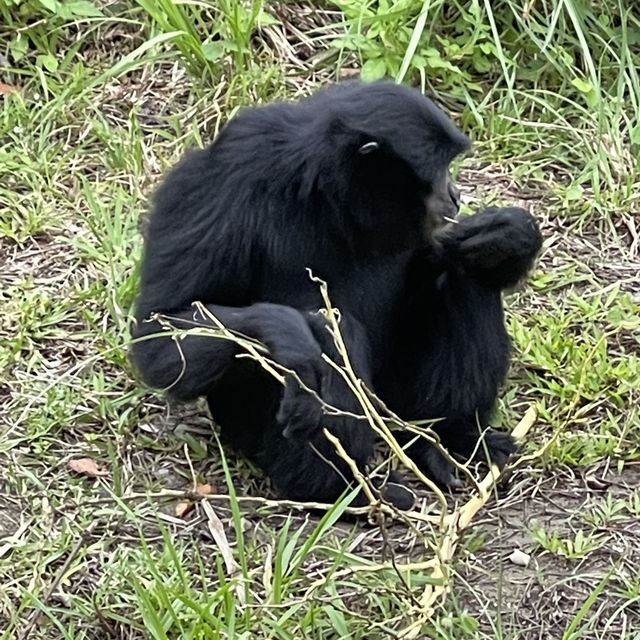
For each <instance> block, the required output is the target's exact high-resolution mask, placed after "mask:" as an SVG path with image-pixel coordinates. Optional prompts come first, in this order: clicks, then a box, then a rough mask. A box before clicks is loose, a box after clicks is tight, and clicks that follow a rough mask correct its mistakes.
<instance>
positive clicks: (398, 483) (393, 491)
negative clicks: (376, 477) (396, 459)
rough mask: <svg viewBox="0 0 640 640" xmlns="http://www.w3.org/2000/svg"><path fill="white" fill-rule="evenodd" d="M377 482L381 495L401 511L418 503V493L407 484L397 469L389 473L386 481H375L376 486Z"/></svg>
mask: <svg viewBox="0 0 640 640" xmlns="http://www.w3.org/2000/svg"><path fill="white" fill-rule="evenodd" d="M376 484H377V485H378V486H377V487H376V488H377V489H378V490H379V492H380V497H381V498H382V499H383V500H384V501H385V502H389V503H390V504H392V505H393V506H394V507H396V509H400V511H408V510H409V509H411V508H412V507H413V505H414V504H415V503H416V494H415V493H414V492H413V491H412V490H411V489H410V488H409V487H408V486H407V485H406V484H405V480H404V478H403V477H402V476H401V475H400V474H399V473H398V472H397V471H392V472H391V473H389V476H388V478H387V479H386V481H383V482H378V483H376V482H375V481H374V486H375V485H376Z"/></svg>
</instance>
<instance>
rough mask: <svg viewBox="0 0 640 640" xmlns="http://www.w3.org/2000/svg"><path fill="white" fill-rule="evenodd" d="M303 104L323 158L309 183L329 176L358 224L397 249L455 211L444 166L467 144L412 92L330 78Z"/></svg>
mask: <svg viewBox="0 0 640 640" xmlns="http://www.w3.org/2000/svg"><path fill="white" fill-rule="evenodd" d="M309 105H310V106H313V109H314V112H315V113H316V114H318V120H317V127H319V128H320V129H321V133H320V135H317V133H318V128H316V136H317V137H315V136H314V137H315V139H316V140H323V141H324V142H323V144H324V145H326V146H325V150H324V153H320V154H319V156H320V157H324V158H325V159H328V162H330V163H331V166H330V167H329V166H324V167H323V168H322V169H321V172H320V175H316V176H315V180H314V183H315V184H316V185H322V184H323V178H324V179H326V180H331V184H328V182H327V183H325V185H326V187H327V189H330V190H331V192H332V193H333V194H336V193H339V194H340V198H341V199H346V200H347V201H348V203H347V206H348V209H349V210H350V212H351V214H352V215H353V219H354V220H356V221H357V222H359V224H360V227H361V231H363V232H366V231H367V230H373V229H375V230H376V233H377V235H378V237H381V236H384V238H385V244H386V246H387V247H388V248H390V249H391V250H397V249H399V248H402V247H403V246H405V245H408V246H412V245H413V244H414V243H415V238H416V233H417V234H418V235H422V236H423V235H424V234H425V233H427V234H431V233H432V231H433V229H434V228H435V227H437V226H439V225H441V224H442V223H443V222H444V220H445V219H447V218H453V217H455V216H456V215H457V213H458V210H459V206H460V195H459V191H458V189H457V188H456V186H455V184H454V183H453V181H452V179H451V174H450V171H449V165H450V163H451V161H452V160H453V159H454V158H455V157H456V156H458V155H460V154H462V153H463V152H465V151H466V150H467V149H469V147H470V145H471V143H470V140H469V138H468V137H467V136H466V135H464V134H463V133H462V132H460V131H459V130H458V129H457V128H456V126H455V125H454V124H453V122H451V120H449V118H447V116H446V115H445V114H444V113H443V112H442V111H441V110H440V109H439V108H438V107H436V105H435V104H434V103H433V102H431V100H429V99H428V98H426V97H425V96H423V95H422V94H421V93H420V92H419V91H417V90H415V89H411V88H409V87H405V86H402V85H397V84H393V83H389V82H378V83H373V84H361V83H354V84H346V85H337V86H336V87H335V88H333V89H331V90H328V91H325V92H322V93H320V94H318V95H317V96H316V97H314V98H312V99H311V101H310V102H309ZM338 168H339V170H337V169H338ZM337 175H339V176H340V178H339V181H342V184H339V185H338V184H336V176H337ZM337 189H338V191H337ZM341 204H342V205H343V206H344V204H345V203H344V200H343V202H342V203H341ZM398 244H399V246H398Z"/></svg>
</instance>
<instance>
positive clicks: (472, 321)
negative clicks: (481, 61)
mask: <svg viewBox="0 0 640 640" xmlns="http://www.w3.org/2000/svg"><path fill="white" fill-rule="evenodd" d="M468 147H469V140H468V138H467V137H466V136H465V135H464V134H462V133H461V132H460V131H459V130H458V129H457V128H456V127H455V126H454V125H453V123H452V122H451V121H450V120H449V119H448V118H447V117H446V116H445V115H444V114H443V113H442V112H441V111H440V110H439V109H438V108H436V106H435V105H434V104H433V103H432V102H430V101H429V100H428V99H427V98H425V97H423V96H422V95H421V94H420V93H419V92H417V91H415V90H412V89H409V88H407V87H403V86H398V85H395V84H390V83H384V82H383V83H376V84H370V85H363V84H359V83H353V84H351V83H349V84H346V85H337V86H335V87H332V88H329V89H325V90H324V91H321V92H319V93H318V94H316V95H315V96H313V97H312V98H309V99H307V100H304V101H302V102H299V103H294V104H292V103H279V104H272V105H268V106H262V107H258V108H253V109H247V110H245V111H242V112H240V113H239V115H237V116H236V117H235V118H233V119H232V120H231V121H230V122H229V123H228V124H227V125H226V127H225V128H224V129H223V130H222V132H221V133H220V135H219V136H218V138H217V140H216V141H215V142H214V143H213V144H212V145H211V146H210V147H208V148H206V149H204V150H200V151H193V152H191V153H189V154H188V155H187V156H186V158H185V159H184V160H183V161H182V162H181V163H180V164H179V165H178V166H177V167H175V168H174V169H173V170H172V171H171V172H170V173H169V175H168V176H167V178H166V180H165V181H164V183H163V184H162V186H161V187H160V188H159V189H158V191H157V193H156V196H155V206H154V210H153V213H152V216H151V219H150V223H149V228H148V234H147V237H146V242H145V251H144V259H143V263H142V282H141V291H140V296H139V299H138V303H137V320H138V322H137V326H136V328H135V330H134V335H135V336H137V337H141V336H144V335H147V334H150V333H157V332H160V331H161V327H160V325H159V324H158V323H157V322H156V321H153V322H145V321H144V320H145V319H146V318H148V317H149V316H150V315H151V314H153V313H154V312H158V313H162V314H167V315H169V316H171V317H173V318H177V319H180V320H181V321H180V320H178V321H177V326H181V327H189V326H192V321H193V319H194V317H195V318H196V319H197V320H198V321H199V322H201V323H202V322H204V320H203V318H201V317H200V316H199V314H196V311H195V309H194V307H193V306H192V303H193V302H194V301H201V302H203V303H204V304H205V305H206V307H207V308H208V309H209V310H210V311H211V313H212V314H213V315H214V316H215V317H216V318H217V319H218V320H219V321H221V322H222V323H223V324H224V325H225V326H226V327H227V328H228V329H230V330H232V331H237V332H239V333H241V334H243V335H245V336H249V337H251V338H255V339H257V340H259V341H261V342H262V343H264V344H265V345H266V346H267V347H268V349H269V352H270V357H271V358H272V359H273V360H274V361H275V362H277V363H278V364H280V365H282V366H283V367H286V368H288V369H290V370H292V371H294V372H295V373H296V374H297V376H298V377H299V379H300V380H302V381H303V382H304V384H305V385H306V386H307V387H309V388H312V389H314V390H315V391H316V392H317V393H318V394H319V395H320V397H322V398H323V400H325V401H326V402H327V403H328V404H330V405H333V406H336V407H338V408H339V409H342V410H345V411H351V412H357V413H360V410H359V408H358V403H357V402H356V400H355V398H354V397H353V395H352V394H351V392H350V391H349V390H348V388H347V386H346V384H345V383H344V381H343V379H342V378H341V377H340V375H339V374H337V373H336V372H335V371H334V370H333V369H332V368H331V367H330V366H329V365H327V364H326V363H325V362H324V361H323V360H322V358H321V354H322V352H324V353H326V354H327V355H329V356H330V357H333V358H337V355H336V353H335V346H334V343H333V339H332V337H331V336H330V334H329V332H328V331H327V329H326V326H325V323H324V320H323V317H322V316H321V315H320V314H318V313H317V310H318V308H320V307H321V306H322V300H321V297H320V293H319V290H318V286H317V284H316V283H314V282H312V281H311V280H310V278H309V271H308V270H309V269H310V270H311V272H312V273H313V274H314V275H316V276H317V277H319V278H321V279H322V280H324V281H326V282H327V283H328V286H329V294H330V296H331V300H332V303H333V305H334V306H335V307H337V308H338V309H339V310H340V314H341V325H340V326H341V332H342V334H343V336H344V339H345V342H346V344H347V346H348V349H349V352H350V358H351V362H352V364H353V366H354V368H355V369H356V371H357V373H358V375H359V376H360V377H361V378H362V379H363V380H364V381H365V382H366V383H367V384H368V385H369V386H370V387H371V388H372V389H373V390H374V391H375V393H376V394H377V395H378V396H379V397H380V398H381V399H382V400H383V401H384V402H385V403H386V404H387V406H388V407H389V408H390V409H392V410H393V411H394V412H396V413H397V414H398V415H399V416H400V417H402V418H404V419H406V420H415V419H430V418H433V419H437V418H439V419H441V420H440V421H439V422H438V423H437V424H436V426H435V429H436V431H437V432H438V433H439V434H440V437H441V439H442V441H443V443H444V444H445V445H446V446H447V447H448V448H449V449H450V450H451V451H452V452H455V453H459V454H462V455H469V454H470V453H471V452H472V451H473V449H474V447H475V446H476V444H477V441H478V434H479V429H484V428H485V427H487V423H488V420H489V417H490V413H491V411H492V408H493V406H494V403H495V400H496V396H497V391H498V386H499V385H500V383H501V382H502V380H503V378H504V376H505V373H506V370H507V366H508V360H509V340H508V336H507V333H506V330H505V326H504V321H503V311H502V302H501V292H502V290H503V289H505V288H508V287H511V286H513V285H515V284H516V283H517V282H518V281H519V280H521V279H522V278H523V277H524V276H525V275H526V273H527V271H528V270H529V268H530V267H531V265H532V263H533V260H534V258H535V256H536V254H537V253H538V251H539V249H540V246H541V236H540V232H539V230H538V227H537V225H536V223H535V221H534V219H533V218H532V217H531V216H530V215H529V214H528V213H527V212H525V211H524V210H522V209H517V208H502V209H490V210H485V211H483V212H481V213H478V214H476V215H474V216H471V217H466V218H462V219H460V220H459V221H458V223H457V224H447V223H446V219H447V218H451V217H455V216H456V214H457V212H458V208H459V195H458V191H457V189H456V188H455V186H454V185H453V183H452V182H451V179H450V175H449V164H450V162H451V161H452V160H453V159H454V158H455V157H456V156H457V155H459V154H461V153H462V152H464V151H465V150H466V149H467V148H468ZM240 352H241V348H240V347H238V346H237V345H236V344H235V343H234V342H232V341H228V340H224V339H219V338H212V337H210V336H191V335H190V336H188V337H186V338H185V339H183V340H181V341H180V350H179V349H178V348H177V347H176V344H175V342H174V341H173V340H172V339H171V338H170V337H160V338H153V339H148V340H143V341H139V342H137V343H136V344H135V345H134V347H133V350H132V356H133V360H134V363H135V365H136V366H137V368H138V370H139V371H140V373H141V376H142V378H143V379H144V381H145V382H146V383H147V384H149V385H151V386H153V387H162V388H166V387H170V390H169V393H170V394H172V395H173V396H174V397H177V398H180V399H183V400H189V399H193V398H196V397H198V396H206V397H207V399H208V401H209V406H210V407H211V411H212V414H213V416H214V418H215V420H216V422H217V423H218V424H219V425H220V428H221V432H222V436H223V438H224V439H225V440H226V441H227V442H230V443H231V444H232V445H234V446H235V447H236V448H238V449H240V450H241V451H243V452H244V453H245V454H246V455H248V456H249V457H251V458H252V459H253V460H254V461H256V462H257V463H258V464H259V465H260V466H261V467H262V468H263V469H264V470H265V471H266V473H267V474H268V475H269V476H270V477H271V478H272V480H273V482H274V483H275V485H276V487H277V488H278V489H279V490H280V491H281V492H282V493H283V494H284V495H286V496H287V497H290V498H293V499H298V500H316V501H332V500H334V499H335V498H336V497H338V496H339V494H340V493H341V492H342V491H343V490H344V489H345V478H346V479H347V480H348V479H349V474H348V470H347V468H346V466H345V465H344V464H343V463H342V461H341V460H340V459H339V457H338V456H337V455H336V454H335V452H334V450H333V447H332V446H331V445H330V444H329V443H328V442H327V441H326V439H325V437H324V435H323V433H322V427H327V428H328V429H329V431H331V432H333V433H334V434H335V435H336V436H338V437H339V438H340V440H341V441H342V443H343V445H344V447H345V449H346V450H347V452H348V453H349V454H350V455H351V456H352V457H353V458H354V459H355V460H356V462H357V463H358V464H359V465H360V467H361V468H365V466H366V463H367V461H368V460H369V459H370V457H371V454H372V451H373V445H374V434H373V432H372V431H371V429H370V428H369V427H368V425H367V424H366V422H365V421H363V420H358V419H357V418H355V417H349V416H345V415H340V416H335V415H326V414H324V413H323V412H322V409H321V406H320V403H319V402H318V401H317V399H316V398H314V397H313V395H311V394H309V393H308V392H306V391H305V390H304V389H303V388H302V387H301V386H300V385H299V384H298V383H297V381H296V379H295V377H293V376H289V378H288V380H287V382H286V384H285V385H284V387H283V386H282V385H281V384H279V383H278V382H277V381H276V380H275V379H274V378H273V377H272V376H270V375H269V374H268V373H266V372H265V371H264V369H263V368H261V367H260V365H258V364H257V363H256V362H254V361H252V360H249V359H247V358H237V357H236V356H237V354H238V353H240ZM485 441H486V445H487V447H488V450H489V452H490V454H491V456H492V457H493V459H494V461H495V462H496V463H498V464H499V465H503V464H504V463H505V461H506V459H507V457H508V456H509V454H510V453H511V452H512V450H513V442H512V440H511V438H510V437H509V436H508V435H506V434H502V433H498V432H491V431H490V432H489V433H488V434H487V436H486V439H485ZM480 450H481V451H482V447H480ZM410 454H411V455H412V456H413V458H414V460H415V461H416V462H417V463H418V464H419V465H421V466H422V468H423V469H424V470H425V471H426V472H428V473H429V474H430V475H431V476H432V477H433V478H434V479H435V480H436V481H438V482H439V483H441V484H444V485H447V484H452V483H454V482H455V478H454V476H453V474H452V468H451V466H450V464H449V463H447V462H446V461H445V460H444V459H443V458H442V457H441V456H440V455H439V454H437V452H436V451H435V450H434V449H433V448H431V447H430V446H428V445H427V444H426V443H424V442H421V443H418V444H415V445H413V447H412V449H411V451H410ZM385 497H386V498H387V499H389V500H391V501H392V502H394V503H396V504H397V505H399V506H402V507H406V506H409V504H410V502H411V500H410V498H409V496H408V493H407V492H406V491H405V490H404V489H403V488H402V486H399V485H397V484H395V485H390V486H389V487H388V488H387V490H386V494H385Z"/></svg>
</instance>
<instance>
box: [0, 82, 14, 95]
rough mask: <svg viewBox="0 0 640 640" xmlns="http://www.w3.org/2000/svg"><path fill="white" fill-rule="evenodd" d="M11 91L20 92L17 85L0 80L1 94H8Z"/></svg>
mask: <svg viewBox="0 0 640 640" xmlns="http://www.w3.org/2000/svg"><path fill="white" fill-rule="evenodd" d="M10 93H18V89H17V87H14V86H12V85H10V84H5V83H4V82H0V96H6V95H8V94H10Z"/></svg>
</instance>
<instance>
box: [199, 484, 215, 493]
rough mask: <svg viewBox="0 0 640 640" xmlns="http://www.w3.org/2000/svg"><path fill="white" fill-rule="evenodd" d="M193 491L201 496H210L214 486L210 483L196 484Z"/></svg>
mask: <svg viewBox="0 0 640 640" xmlns="http://www.w3.org/2000/svg"><path fill="white" fill-rule="evenodd" d="M195 492H196V493H199V494H200V495H201V496H210V495H211V494H212V493H215V492H216V488H215V487H214V486H213V485H212V484H197V485H196V489H195Z"/></svg>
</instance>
